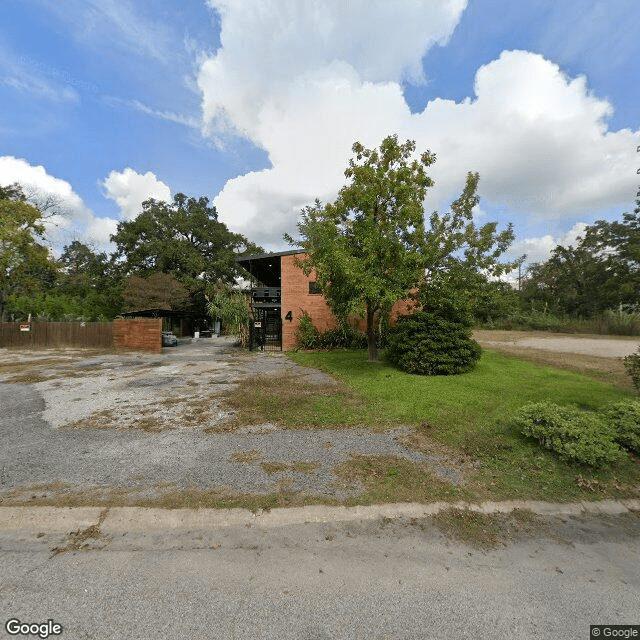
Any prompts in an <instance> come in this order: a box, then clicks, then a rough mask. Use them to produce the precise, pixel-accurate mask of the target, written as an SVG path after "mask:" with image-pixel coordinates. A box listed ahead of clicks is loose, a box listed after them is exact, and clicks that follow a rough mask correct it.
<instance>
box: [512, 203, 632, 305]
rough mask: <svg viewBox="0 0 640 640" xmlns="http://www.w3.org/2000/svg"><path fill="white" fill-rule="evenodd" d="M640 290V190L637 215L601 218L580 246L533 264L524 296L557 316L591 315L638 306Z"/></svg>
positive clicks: (557, 251)
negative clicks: (620, 217) (620, 218)
mask: <svg viewBox="0 0 640 640" xmlns="http://www.w3.org/2000/svg"><path fill="white" fill-rule="evenodd" d="M639 294H640V192H638V196H637V199H636V207H635V209H634V211H633V213H624V214H623V216H622V220H614V221H613V222H607V221H605V220H598V221H596V222H594V223H593V224H592V225H590V226H588V227H587V228H586V229H585V231H584V234H583V236H582V237H580V238H578V243H577V246H576V247H573V246H569V247H563V246H560V245H558V246H557V247H556V248H555V249H554V250H553V251H552V253H551V257H550V258H549V259H548V260H547V261H546V262H543V263H539V264H534V265H531V266H530V267H529V270H528V273H527V278H526V280H525V283H524V286H523V297H524V299H525V300H526V301H528V302H529V303H530V304H532V305H533V306H539V307H542V308H545V309H549V310H551V311H553V312H555V313H558V314H568V315H571V316H583V317H590V316H592V315H594V314H596V313H598V312H601V311H604V310H606V309H614V308H617V307H619V306H620V305H623V306H628V307H633V308H635V307H636V306H637V305H638V295H639Z"/></svg>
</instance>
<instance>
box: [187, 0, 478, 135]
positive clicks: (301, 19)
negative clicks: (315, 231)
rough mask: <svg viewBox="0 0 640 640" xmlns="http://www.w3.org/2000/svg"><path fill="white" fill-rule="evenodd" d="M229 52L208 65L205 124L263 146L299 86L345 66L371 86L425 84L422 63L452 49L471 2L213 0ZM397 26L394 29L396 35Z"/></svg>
mask: <svg viewBox="0 0 640 640" xmlns="http://www.w3.org/2000/svg"><path fill="white" fill-rule="evenodd" d="M209 4H210V6H212V7H213V8H214V9H216V10H217V11H218V12H219V13H220V15H221V24H222V31H221V34H220V41H221V43H222V47H221V48H220V49H219V50H218V52H217V53H216V55H215V56H213V57H210V58H208V59H206V60H205V61H204V62H203V64H202V65H201V69H200V73H199V76H198V84H199V86H200V88H201V90H202V93H203V111H204V122H205V124H208V125H211V124H215V125H218V126H220V125H221V124H223V123H224V122H227V123H228V124H230V125H231V126H232V127H234V128H235V129H237V130H238V131H240V132H241V133H242V134H244V135H248V136H249V137H251V139H252V140H254V142H257V143H258V144H260V143H261V140H260V136H259V135H256V134H257V133H258V132H257V131H256V125H257V124H258V123H259V122H260V120H261V117H260V116H261V113H262V111H263V110H264V109H265V108H267V109H269V108H276V109H277V108H278V101H279V97H280V96H281V95H282V94H283V92H284V93H286V92H287V90H288V87H289V86H290V85H291V83H292V82H296V81H297V80H298V79H299V78H300V77H303V76H305V75H306V74H307V73H309V72H311V73H314V72H316V71H318V70H321V69H323V68H325V67H330V66H331V64H332V63H333V62H336V61H339V62H342V63H345V64H346V65H349V66H350V67H352V68H353V69H354V71H355V73H356V74H357V75H358V77H359V78H361V79H362V80H363V81H365V82H386V81H389V80H394V81H396V82H397V81H400V80H401V79H403V78H404V77H411V78H412V79H414V80H416V79H418V78H419V77H420V76H421V74H422V67H421V64H420V59H421V56H422V54H423V53H424V51H425V50H426V49H428V48H429V47H430V46H432V45H433V44H435V43H441V44H443V43H445V42H446V41H447V39H448V38H449V36H450V35H451V33H452V32H453V29H454V28H455V25H456V24H457V22H458V20H459V18H460V15H461V14H462V11H463V10H464V8H465V6H466V4H467V0H403V2H402V6H401V7H399V3H398V2H397V1H395V0H374V1H372V0H350V1H349V2H344V0H323V1H318V0H316V1H312V2H283V1H282V0H209ZM390 25H392V28H390Z"/></svg>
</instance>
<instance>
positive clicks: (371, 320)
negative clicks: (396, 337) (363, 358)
mask: <svg viewBox="0 0 640 640" xmlns="http://www.w3.org/2000/svg"><path fill="white" fill-rule="evenodd" d="M377 313H378V310H377V309H376V308H375V307H371V305H367V346H368V348H369V362H378V360H379V358H378V336H377V331H376V330H377V327H378V325H377V322H376V320H377V318H376V315H377Z"/></svg>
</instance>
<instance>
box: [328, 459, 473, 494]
mask: <svg viewBox="0 0 640 640" xmlns="http://www.w3.org/2000/svg"><path fill="white" fill-rule="evenodd" d="M334 473H335V475H336V476H337V477H338V478H339V480H338V483H337V486H338V488H345V489H351V488H352V487H353V486H354V485H355V484H360V485H361V486H362V493H361V494H360V495H358V496H356V497H354V498H348V499H347V500H346V501H345V504H346V505H347V506H354V505H367V504H378V503H383V502H433V501H434V500H459V499H460V500H462V499H470V498H472V497H473V496H472V494H470V493H469V492H468V491H467V490H466V489H461V488H459V487H455V486H453V485H452V484H451V483H449V482H446V481H445V480H442V479H441V478H438V477H437V476H435V475H434V474H433V472H432V471H431V469H429V467H428V466H427V465H426V464H423V463H418V462H411V461H410V460H405V459H403V458H398V457H396V456H364V455H354V454H352V455H351V459H350V460H347V461H345V462H343V463H341V464H339V465H337V466H336V467H335V468H334Z"/></svg>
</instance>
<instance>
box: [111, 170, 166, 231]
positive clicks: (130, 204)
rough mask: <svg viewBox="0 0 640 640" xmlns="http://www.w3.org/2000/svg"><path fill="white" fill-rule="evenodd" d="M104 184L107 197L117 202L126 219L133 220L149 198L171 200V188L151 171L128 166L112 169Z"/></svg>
mask: <svg viewBox="0 0 640 640" xmlns="http://www.w3.org/2000/svg"><path fill="white" fill-rule="evenodd" d="M102 184H103V186H104V188H105V192H106V193H105V195H106V197H107V198H111V200H114V201H115V202H116V204H117V205H118V207H120V217H121V218H123V219H125V220H133V218H135V217H136V216H137V215H138V214H139V213H140V212H141V211H142V203H143V202H144V201H145V200H148V199H149V198H154V199H156V200H164V201H166V202H170V201H171V190H170V189H169V187H168V186H167V185H166V184H165V183H164V182H162V181H161V180H158V178H157V177H156V176H155V175H154V174H153V173H152V172H151V171H147V173H144V174H143V173H138V172H137V171H134V170H133V169H131V168H130V167H127V168H125V170H124V171H112V172H111V173H110V174H109V176H108V177H107V178H106V179H105V180H104V182H103V183H102Z"/></svg>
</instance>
